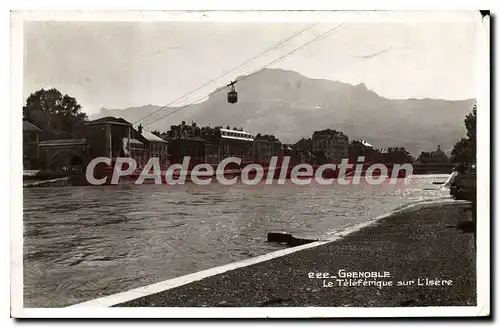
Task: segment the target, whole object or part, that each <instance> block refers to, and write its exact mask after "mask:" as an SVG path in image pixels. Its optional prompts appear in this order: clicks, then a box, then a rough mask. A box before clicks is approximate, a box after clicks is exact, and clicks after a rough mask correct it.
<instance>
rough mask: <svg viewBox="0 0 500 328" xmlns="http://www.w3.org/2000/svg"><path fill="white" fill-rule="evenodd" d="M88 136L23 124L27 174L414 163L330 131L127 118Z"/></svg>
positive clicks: (110, 120)
mask: <svg viewBox="0 0 500 328" xmlns="http://www.w3.org/2000/svg"><path fill="white" fill-rule="evenodd" d="M84 130H85V131H84V132H85V133H84V135H85V137H83V138H73V139H45V140H42V139H43V137H41V136H43V131H42V129H40V128H39V127H37V126H35V125H33V124H31V123H30V122H28V121H23V138H24V144H23V166H24V169H25V170H29V169H42V170H72V171H78V170H80V171H81V170H82V169H83V168H84V167H86V164H87V163H88V162H89V161H90V160H91V159H93V158H96V157H109V158H112V159H116V158H117V157H131V158H134V159H135V161H136V163H137V169H142V168H143V167H144V166H145V165H146V163H148V161H149V159H150V158H151V157H155V158H158V159H159V164H160V167H161V168H162V169H165V168H167V167H168V166H169V165H170V164H174V163H182V162H183V160H184V158H185V157H187V156H189V157H190V158H191V160H190V164H191V166H194V165H196V164H199V163H208V164H212V165H217V164H218V163H220V162H221V161H222V160H224V159H225V158H228V157H238V158H240V159H241V164H242V165H245V164H249V163H258V164H261V165H264V166H265V165H268V164H269V163H270V162H271V159H272V158H273V157H274V156H276V157H278V165H279V164H280V163H281V162H282V160H283V157H284V156H289V157H290V165H296V164H311V165H321V164H325V163H340V162H341V160H342V159H344V158H349V161H350V162H351V163H353V162H356V160H357V158H358V157H360V156H362V157H364V158H365V162H386V163H407V162H411V161H413V158H412V157H411V155H410V154H409V153H408V152H407V151H406V150H405V149H404V147H390V148H385V149H381V150H378V149H375V148H374V147H373V145H372V144H371V143H370V142H368V141H366V140H353V141H351V142H350V143H349V138H348V137H347V136H346V135H345V134H344V133H342V132H340V131H336V130H331V129H326V130H321V131H315V132H314V133H313V134H312V137H310V138H303V139H301V140H299V141H298V142H297V143H295V144H293V145H292V144H282V143H281V141H280V140H279V139H278V138H276V137H275V136H274V135H271V134H264V135H262V134H260V133H258V134H256V135H253V134H251V133H249V132H246V131H244V130H243V129H242V128H236V127H233V128H231V127H229V126H227V127H225V128H224V127H221V126H216V127H210V126H204V127H199V126H197V125H196V123H195V122H192V123H191V124H186V122H185V121H183V122H181V124H179V125H172V126H171V127H170V129H169V130H168V131H167V132H164V133H160V132H158V131H155V133H152V132H150V131H148V130H146V129H144V127H143V126H142V125H140V124H139V125H138V126H134V125H132V124H131V123H130V122H128V121H126V120H125V119H123V118H116V117H103V118H100V119H96V120H93V121H89V122H87V123H86V124H85V129H84ZM428 158H433V159H435V160H438V159H442V160H444V158H446V155H445V154H444V152H442V150H441V149H440V147H439V146H438V149H437V150H436V151H434V152H432V153H428V154H427V153H425V154H424V153H422V154H421V156H420V158H419V160H421V161H425V160H427V159H428Z"/></svg>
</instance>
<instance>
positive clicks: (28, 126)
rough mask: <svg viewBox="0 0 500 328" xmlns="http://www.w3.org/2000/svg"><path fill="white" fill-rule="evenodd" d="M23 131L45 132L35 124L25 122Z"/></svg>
mask: <svg viewBox="0 0 500 328" xmlns="http://www.w3.org/2000/svg"><path fill="white" fill-rule="evenodd" d="M23 131H27V132H42V131H43V130H42V129H40V128H39V127H38V126H36V125H35V124H33V123H31V122H29V121H24V120H23Z"/></svg>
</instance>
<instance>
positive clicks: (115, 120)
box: [87, 116, 132, 125]
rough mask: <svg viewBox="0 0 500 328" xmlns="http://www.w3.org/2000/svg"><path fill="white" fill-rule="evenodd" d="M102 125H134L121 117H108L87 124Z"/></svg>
mask: <svg viewBox="0 0 500 328" xmlns="http://www.w3.org/2000/svg"><path fill="white" fill-rule="evenodd" d="M101 123H113V124H125V125H132V123H130V122H129V121H127V120H125V119H123V118H121V117H114V116H106V117H102V118H98V119H96V120H93V121H90V122H87V124H88V125H91V124H101Z"/></svg>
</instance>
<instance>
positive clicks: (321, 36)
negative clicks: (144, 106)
mask: <svg viewBox="0 0 500 328" xmlns="http://www.w3.org/2000/svg"><path fill="white" fill-rule="evenodd" d="M344 24H345V23H341V24H338V25H337V26H335V27H333V28H331V29H329V30H328V31H326V32H324V33H322V34H320V35H319V36H317V37H315V38H314V39H312V40H309V41H308V42H306V43H304V44H302V45H301V46H299V47H297V48H295V49H293V50H291V51H289V52H287V53H286V54H284V55H283V56H281V57H279V58H277V59H275V60H273V61H271V62H270V63H268V64H266V65H265V66H263V67H261V68H260V69H258V70H257V71H255V72H253V73H251V74H249V75H245V76H243V77H242V78H240V79H239V80H236V81H233V82H231V83H230V84H228V85H227V86H226V87H229V86H232V85H234V84H235V83H237V82H241V81H243V80H244V79H246V78H249V77H250V76H253V75H255V74H257V73H259V72H261V71H262V70H264V69H265V68H267V67H269V66H270V65H273V64H276V63H277V62H280V61H282V60H283V59H285V58H286V57H288V56H290V55H291V54H293V53H295V52H297V51H298V50H300V49H302V48H303V47H305V46H307V45H309V44H311V43H312V42H314V41H316V40H318V39H321V38H323V37H325V36H327V35H328V34H331V33H332V32H333V31H335V30H337V29H339V28H340V27H342V26H343V25H344ZM224 89H225V88H220V89H219V90H216V91H215V92H214V94H215V93H217V92H220V91H222V90H224ZM206 97H207V96H206V95H204V96H202V97H199V98H197V99H196V100H194V101H192V102H190V103H189V104H186V105H184V106H182V107H179V108H177V109H175V110H173V111H171V112H169V113H165V114H164V115H162V116H160V117H158V118H156V120H155V121H152V122H149V123H147V124H144V126H147V125H150V124H152V123H153V122H157V121H159V120H162V119H164V118H165V117H168V116H170V115H172V114H175V113H177V112H178V111H180V110H182V109H184V108H186V107H188V106H191V105H192V104H194V103H196V102H198V101H200V100H202V99H203V98H206Z"/></svg>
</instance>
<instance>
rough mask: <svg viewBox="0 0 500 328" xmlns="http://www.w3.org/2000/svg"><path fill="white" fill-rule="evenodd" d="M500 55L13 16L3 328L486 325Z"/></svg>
mask: <svg viewBox="0 0 500 328" xmlns="http://www.w3.org/2000/svg"><path fill="white" fill-rule="evenodd" d="M489 33H490V25H489V12H487V11H479V10H477V11H472V10H471V11H412V12H410V11H323V12H315V11H304V12H294V11H272V12H251V11H240V12H227V11H147V12H146V11H145V12H139V11H136V12H134V11H129V12H127V11H123V12H118V11H115V12H113V11H108V12H98V11H87V12H64V11H62V12H55V11H48V12H43V11H29V12H27V11H12V12H11V40H12V43H11V50H10V51H11V57H12V58H13V61H12V66H11V70H12V71H11V73H12V76H13V78H12V85H11V94H12V108H11V112H12V114H11V115H13V118H12V121H13V122H15V123H14V124H15V125H13V128H12V140H13V141H12V144H11V148H12V154H13V155H12V156H13V159H12V163H15V165H14V164H13V167H12V172H13V173H12V175H13V178H12V179H13V181H12V185H13V187H12V188H13V189H12V195H11V199H12V204H13V205H12V207H13V211H12V218H11V222H12V224H11V226H12V230H11V249H12V259H11V316H13V317H15V318H30V317H64V318H70V317H89V318H92V317H107V316H108V315H109V316H111V315H112V316H114V317H117V316H118V317H156V318H160V317H165V318H196V317H219V318H226V317H256V318H266V317H271V318H272V317H277V318H279V317H288V318H290V317H320V316H321V317H366V316H369V317H379V316H381V317H398V316H399V317H401V316H404V317H413V316H437V317H443V316H445V317H447V316H474V317H475V316H489V315H490V291H489V286H490V276H489V274H490V272H489V265H490V263H489V259H490V258H489V252H490V250H489V248H490V189H489V188H490V171H489V170H490V168H489V165H490V164H489V163H490V156H491V155H490V122H489V120H490V103H489V101H490V100H489V97H490V94H489V93H490V91H489V90H490V89H489V74H490V73H489V69H490V67H489V62H490V59H489V54H490V49H489V47H490V44H489V40H490V37H489ZM14 57H15V58H14ZM21 119H22V121H21ZM21 122H22V123H21ZM21 129H22V131H21ZM21 132H22V135H21ZM21 149H22V151H21ZM21 153H22V154H21ZM21 155H22V162H21ZM21 165H22V170H21ZM14 166H15V167H14ZM15 172H18V174H17V175H16V173H15ZM21 173H22V179H21ZM14 176H16V178H14ZM14 185H15V186H14ZM17 191H19V192H18V193H17ZM17 194H19V195H18V196H17ZM14 208H15V211H14Z"/></svg>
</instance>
